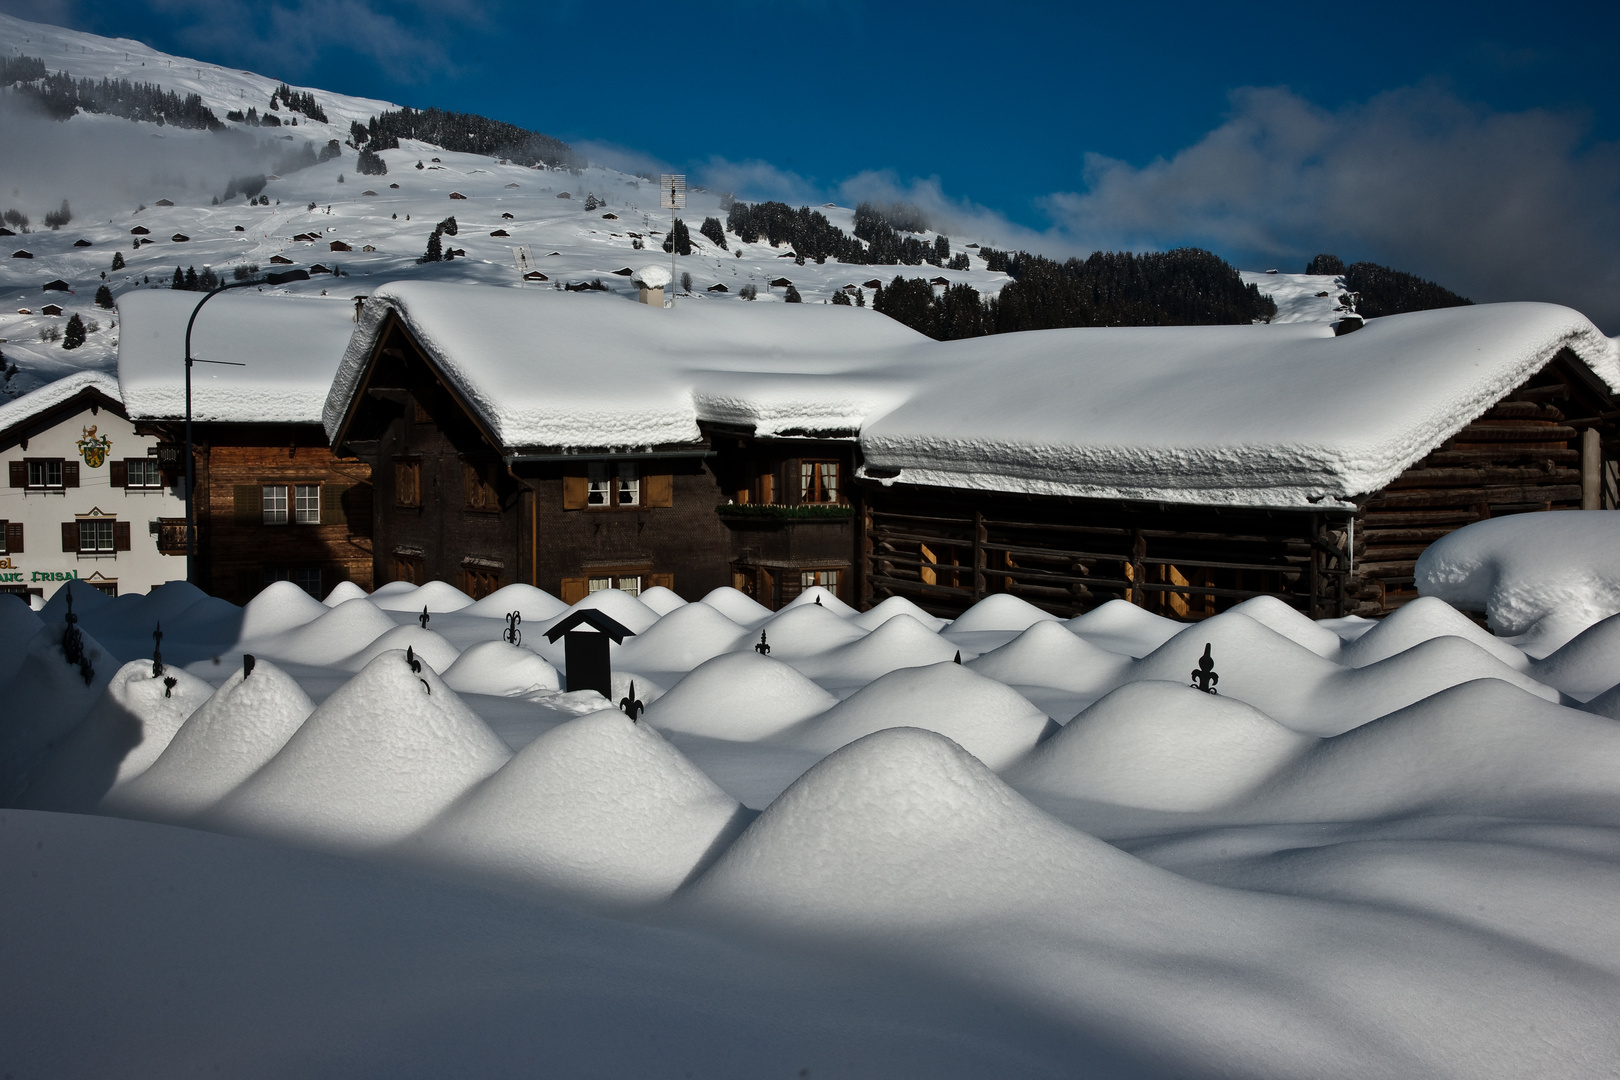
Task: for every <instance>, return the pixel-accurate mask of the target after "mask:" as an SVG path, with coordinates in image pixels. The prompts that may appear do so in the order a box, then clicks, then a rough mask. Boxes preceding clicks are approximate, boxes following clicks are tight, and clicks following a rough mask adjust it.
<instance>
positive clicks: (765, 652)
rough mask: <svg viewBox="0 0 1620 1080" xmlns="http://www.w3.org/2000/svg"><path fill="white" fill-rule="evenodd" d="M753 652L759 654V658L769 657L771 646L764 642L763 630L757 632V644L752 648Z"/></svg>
mask: <svg viewBox="0 0 1620 1080" xmlns="http://www.w3.org/2000/svg"><path fill="white" fill-rule="evenodd" d="M754 651H755V652H757V653H759V655H761V656H769V655H771V646H770V643H769V642H767V641H766V640H765V631H763V630H761V631H760V632H759V644H757V645H755V646H754Z"/></svg>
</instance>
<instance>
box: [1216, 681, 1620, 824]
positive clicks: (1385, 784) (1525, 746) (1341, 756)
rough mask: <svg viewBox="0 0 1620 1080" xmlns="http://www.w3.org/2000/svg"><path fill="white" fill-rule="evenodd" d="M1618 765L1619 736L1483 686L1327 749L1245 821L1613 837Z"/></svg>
mask: <svg viewBox="0 0 1620 1080" xmlns="http://www.w3.org/2000/svg"><path fill="white" fill-rule="evenodd" d="M1616 761H1620V725H1617V724H1615V723H1614V722H1613V721H1611V720H1608V719H1605V718H1602V717H1596V716H1593V715H1591V714H1589V713H1585V712H1581V711H1580V710H1577V709H1570V708H1565V707H1563V706H1560V705H1555V704H1553V703H1551V702H1548V701H1544V700H1542V699H1541V698H1538V697H1536V696H1534V695H1532V694H1528V693H1526V692H1525V691H1524V690H1522V689H1520V688H1518V687H1515V686H1511V685H1509V684H1507V683H1504V682H1502V681H1500V680H1497V679H1480V680H1477V681H1475V682H1469V683H1464V684H1463V685H1460V686H1454V687H1450V688H1448V689H1446V690H1443V691H1441V692H1440V693H1438V694H1435V695H1434V696H1432V697H1429V698H1426V699H1424V700H1422V701H1419V702H1417V703H1416V704H1414V705H1411V706H1408V707H1407V708H1404V709H1401V710H1400V711H1398V712H1396V713H1393V714H1392V715H1389V716H1385V717H1383V718H1382V719H1379V720H1376V721H1373V722H1372V723H1369V724H1366V725H1363V726H1362V727H1359V728H1357V729H1356V730H1354V731H1351V732H1348V733H1347V734H1344V735H1340V736H1338V737H1337V738H1333V739H1327V740H1324V741H1323V742H1321V743H1318V744H1317V746H1316V747H1315V748H1314V749H1312V750H1310V751H1308V752H1307V753H1306V754H1305V756H1304V757H1302V758H1301V759H1300V760H1299V761H1298V762H1296V763H1295V764H1293V765H1292V766H1290V767H1289V768H1288V769H1286V770H1285V771H1284V773H1283V774H1282V775H1281V776H1279V778H1278V779H1277V780H1276V781H1274V782H1273V784H1272V785H1271V786H1270V788H1268V790H1267V791H1266V792H1265V793H1263V795H1262V797H1260V798H1259V799H1258V800H1257V801H1256V802H1255V803H1253V804H1251V806H1250V807H1248V808H1246V810H1245V814H1246V816H1248V817H1250V818H1252V819H1257V820H1269V821H1296V822H1308V821H1352V820H1358V819H1368V818H1384V817H1394V816H1398V815H1413V814H1426V815H1439V814H1477V815H1487V816H1495V817H1504V818H1514V817H1517V818H1531V819H1545V820H1567V821H1578V822H1584V823H1586V824H1598V823H1600V822H1601V823H1603V824H1606V825H1609V826H1611V827H1612V826H1615V825H1617V824H1620V771H1617V770H1616V769H1615V762H1616ZM1285 815H1286V816H1285Z"/></svg>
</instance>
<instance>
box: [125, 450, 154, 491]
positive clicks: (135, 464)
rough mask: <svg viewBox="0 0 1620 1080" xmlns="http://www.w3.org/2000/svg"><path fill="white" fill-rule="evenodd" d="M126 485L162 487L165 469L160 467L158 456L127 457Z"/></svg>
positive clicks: (133, 486) (128, 486) (130, 486)
mask: <svg viewBox="0 0 1620 1080" xmlns="http://www.w3.org/2000/svg"><path fill="white" fill-rule="evenodd" d="M124 486H125V487H127V488H147V489H151V488H161V487H162V486H163V470H162V469H159V468H158V461H157V458H155V457H132V458H125V459H124Z"/></svg>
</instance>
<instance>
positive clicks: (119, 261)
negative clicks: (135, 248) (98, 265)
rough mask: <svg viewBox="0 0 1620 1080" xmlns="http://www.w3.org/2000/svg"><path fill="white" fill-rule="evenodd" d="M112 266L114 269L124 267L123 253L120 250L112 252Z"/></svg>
mask: <svg viewBox="0 0 1620 1080" xmlns="http://www.w3.org/2000/svg"><path fill="white" fill-rule="evenodd" d="M112 268H113V269H114V270H122V269H123V268H124V253H123V252H122V251H115V252H113V264H112Z"/></svg>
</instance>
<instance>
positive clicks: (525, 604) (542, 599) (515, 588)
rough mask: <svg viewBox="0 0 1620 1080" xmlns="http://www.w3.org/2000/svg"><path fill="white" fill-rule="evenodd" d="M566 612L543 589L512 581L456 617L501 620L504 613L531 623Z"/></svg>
mask: <svg viewBox="0 0 1620 1080" xmlns="http://www.w3.org/2000/svg"><path fill="white" fill-rule="evenodd" d="M418 610H420V609H418ZM567 610H568V605H567V604H565V603H563V602H562V601H561V600H559V599H557V598H556V597H555V596H552V595H551V594H550V593H548V592H546V590H544V589H537V588H535V587H534V586H533V585H526V584H524V583H522V582H516V583H514V584H511V585H502V586H501V587H500V588H498V589H496V590H495V591H494V592H492V593H490V594H489V595H488V596H486V597H484V598H483V599H482V600H479V601H476V602H474V603H471V604H468V605H467V606H466V607H464V608H461V609H460V610H459V614H462V615H482V616H484V617H485V618H491V619H502V620H504V619H505V618H506V615H507V613H508V612H511V611H515V612H517V613H518V614H520V615H522V616H523V619H524V621H526V622H530V623H535V622H546V621H549V620H551V619H554V618H556V617H557V616H558V615H561V614H562V613H563V612H565V611H567Z"/></svg>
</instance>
